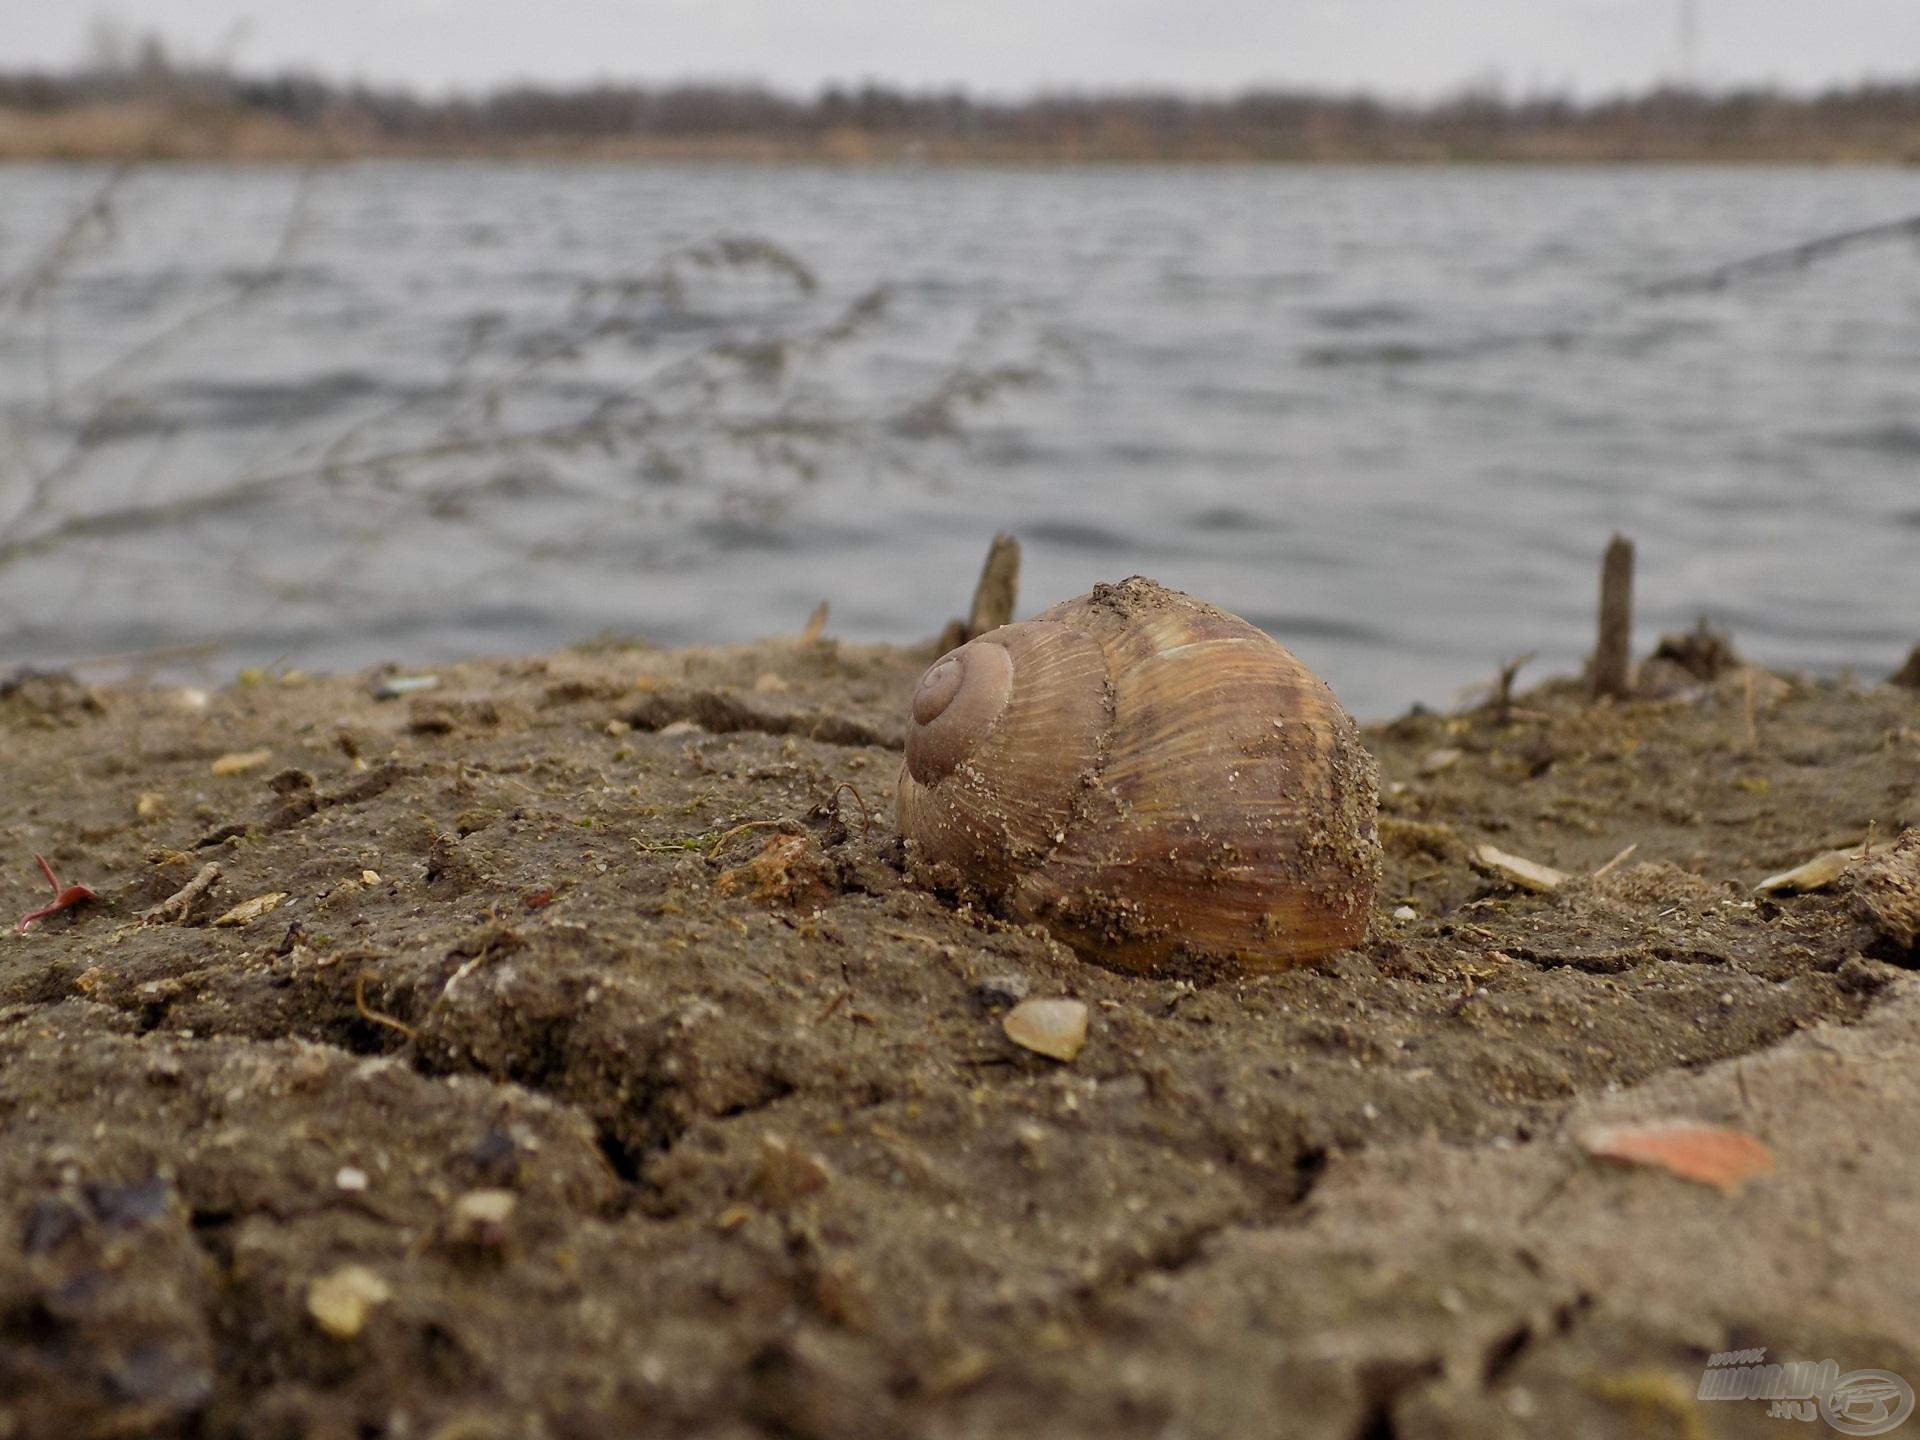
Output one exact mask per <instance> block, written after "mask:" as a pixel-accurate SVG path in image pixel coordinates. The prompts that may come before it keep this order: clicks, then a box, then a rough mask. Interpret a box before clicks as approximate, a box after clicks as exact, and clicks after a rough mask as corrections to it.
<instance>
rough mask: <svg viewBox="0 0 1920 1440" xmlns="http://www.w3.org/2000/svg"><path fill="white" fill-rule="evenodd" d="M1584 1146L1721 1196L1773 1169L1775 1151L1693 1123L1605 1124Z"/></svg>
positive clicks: (1735, 1132) (1747, 1137)
mask: <svg viewBox="0 0 1920 1440" xmlns="http://www.w3.org/2000/svg"><path fill="white" fill-rule="evenodd" d="M1580 1146H1581V1148H1582V1149H1583V1150H1585V1151H1586V1152H1587V1153H1588V1154H1589V1155H1593V1156H1596V1157H1598V1158H1599V1159H1602V1160H1617V1161H1619V1162H1620V1163H1622V1164H1625V1165H1645V1166H1649V1167H1651V1168H1653V1169H1656V1170H1665V1171H1666V1172H1667V1173H1668V1174H1669V1175H1677V1176H1679V1177H1680V1178H1681V1179H1682V1180H1691V1181H1693V1182H1694V1183H1695V1184H1697V1185H1711V1186H1713V1187H1714V1188H1715V1189H1717V1190H1721V1191H1731V1190H1733V1189H1735V1188H1737V1187H1738V1186H1739V1185H1740V1183H1741V1182H1742V1181H1745V1180H1750V1179H1752V1178H1753V1177H1754V1176H1755V1175H1764V1174H1766V1173H1767V1172H1768V1171H1770V1170H1772V1169H1773V1152H1772V1151H1771V1150H1769V1149H1767V1147H1766V1146H1765V1145H1762V1144H1761V1143H1760V1142H1759V1141H1758V1140H1756V1139H1754V1138H1753V1136H1751V1135H1748V1134H1746V1133H1744V1132H1743V1131H1739V1130H1726V1129H1722V1128H1721V1127H1720V1126H1718V1125H1703V1124H1700V1123H1699V1122H1697V1121H1692V1120H1661V1121H1654V1122H1652V1123H1650V1124H1644V1125H1603V1126H1601V1127H1600V1128H1598V1129H1595V1130H1589V1131H1588V1132H1587V1133H1586V1134H1584V1135H1582V1136H1581V1137H1580Z"/></svg>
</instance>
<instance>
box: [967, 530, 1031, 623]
mask: <svg viewBox="0 0 1920 1440" xmlns="http://www.w3.org/2000/svg"><path fill="white" fill-rule="evenodd" d="M1019 591H1020V542H1019V541H1018V540H1016V539H1014V538H1013V536H1011V535H1009V534H1007V533H1006V532H1005V531H1002V532H1000V533H999V534H998V535H995V536H994V537H993V544H992V545H990V546H989V547H988V548H987V563H986V564H985V565H983V566H982V567H981V569H980V583H979V584H978V585H976V586H974V587H973V608H972V609H971V610H969V611H968V612H967V638H968V639H972V638H973V637H974V636H975V635H984V634H986V633H987V631H989V630H998V629H999V628H1000V627H1001V626H1002V625H1005V624H1007V623H1009V622H1010V621H1011V620H1012V619H1013V607H1014V602H1015V600H1016V598H1017V597H1018V595H1019Z"/></svg>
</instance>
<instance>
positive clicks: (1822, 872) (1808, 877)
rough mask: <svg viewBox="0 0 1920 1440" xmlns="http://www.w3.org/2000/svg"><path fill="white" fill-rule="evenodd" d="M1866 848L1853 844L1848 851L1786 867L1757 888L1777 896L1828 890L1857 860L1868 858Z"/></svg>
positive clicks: (1834, 852)
mask: <svg viewBox="0 0 1920 1440" xmlns="http://www.w3.org/2000/svg"><path fill="white" fill-rule="evenodd" d="M1861 852H1862V847H1861V846H1858V845H1851V846H1849V847H1848V848H1847V849H1845V850H1829V851H1827V853H1826V854H1824V855H1816V856H1814V857H1813V859H1811V860H1809V861H1807V862H1806V864H1804V865H1796V866H1794V867H1793V869H1791V870H1782V871H1781V872H1780V873H1779V874H1778V875H1769V876H1768V877H1767V878H1766V879H1764V880H1762V881H1761V882H1760V883H1759V884H1758V885H1756V886H1754V887H1753V888H1754V889H1755V890H1756V891H1757V892H1758V893H1760V894H1762V895H1775V894H1781V893H1784V892H1789V891H1804V890H1824V889H1826V888H1827V886H1829V885H1831V884H1833V882H1834V881H1836V880H1838V879H1839V878H1840V877H1841V876H1842V875H1844V874H1846V873H1847V868H1848V867H1849V866H1850V865H1852V864H1853V862H1854V861H1856V860H1864V859H1866V858H1867V856H1865V855H1864V854H1863V853H1861Z"/></svg>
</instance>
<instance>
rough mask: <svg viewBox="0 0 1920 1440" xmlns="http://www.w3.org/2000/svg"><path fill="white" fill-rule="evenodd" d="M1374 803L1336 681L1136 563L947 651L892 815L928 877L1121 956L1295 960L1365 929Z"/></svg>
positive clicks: (1166, 961)
mask: <svg viewBox="0 0 1920 1440" xmlns="http://www.w3.org/2000/svg"><path fill="white" fill-rule="evenodd" d="M1378 803H1379V780H1378V771H1377V769H1376V767H1375V765H1374V762H1373V758H1372V757H1371V756H1370V755H1368V754H1367V751H1366V749H1365V747H1364V746H1363V745H1362V744H1361V742H1360V735H1359V731H1358V729H1357V727H1356V726H1355V725H1354V723H1353V720H1352V719H1351V717H1349V716H1348V715H1347V713H1346V712H1345V711H1344V710H1343V709H1341V707H1340V704H1339V702H1338V701H1337V700H1335V699H1334V697H1333V693H1332V691H1331V690H1329V689H1328V688H1327V686H1326V684H1325V683H1324V682H1323V681H1321V680H1320V679H1319V678H1318V677H1317V676H1315V675H1314V674H1313V673H1312V672H1311V671H1309V670H1308V669H1307V668H1306V667H1305V666H1304V665H1302V664H1301V663H1300V662H1299V661H1298V660H1296V659H1295V658H1294V657H1293V655H1292V654H1290V653H1289V652H1288V651H1287V650H1286V649H1284V648H1283V647H1282V646H1280V645H1279V644H1277V643H1276V642H1275V641H1274V640H1273V639H1271V638H1270V637H1269V636H1267V635H1266V634H1265V633H1264V632H1262V631H1261V630H1259V629H1257V628H1256V627H1254V626H1252V625H1249V624H1248V623H1247V622H1246V621H1244V620H1241V619H1240V618H1238V617H1237V616H1234V615H1230V614H1228V613H1227V612H1225V611H1223V610H1218V609H1215V608H1214V607H1213V606H1210V605H1206V604H1203V603H1202V602H1200V601H1198V600H1195V599H1193V598H1192V597H1190V596H1187V595H1183V594H1181V593H1179V592H1178V591H1173V590H1168V589H1166V588H1164V587H1162V586H1160V585H1157V584H1155V583H1154V582H1153V581H1151V580H1146V579H1143V578H1141V577H1138V576H1136V577H1134V578H1132V579H1130V580H1127V581H1124V582H1122V583H1121V584H1118V585H1102V586H1098V587H1096V588H1095V589H1094V590H1093V591H1092V593H1091V594H1088V595H1085V596H1082V597H1080V598H1079V599H1076V600H1070V601H1067V602H1066V603H1064V604H1062V605H1057V606H1055V607H1054V608H1053V609H1051V610H1048V611H1046V612H1045V613H1044V614H1042V615H1040V616H1038V617H1036V618H1035V619H1033V620H1030V621H1026V622H1023V623H1020V624H1015V625H1006V626H1002V627H1001V628H1000V629H998V630H994V631H991V632H989V633H988V634H985V635H982V636H980V637H979V638H977V639H975V640H971V641H969V642H968V643H967V644H965V645H962V646H960V647H959V648H958V649H956V650H952V651H949V652H948V653H947V654H946V655H944V656H942V657H941V658H940V659H939V660H937V661H935V662H934V664H933V665H932V666H931V667H930V668H929V669H928V670H927V672H926V673H925V675H923V676H922V677H921V680H920V685H919V688H918V689H917V690H916V692H915V694H914V697H913V703H912V713H911V717H910V721H909V725H908V736H907V754H906V762H905V764H904V766H903V767H902V769H901V773H900V783H899V789H898V793H897V798H896V802H895V818H896V819H897V821H898V823H899V827H900V831H901V834H902V835H903V836H904V837H905V838H906V840H907V853H908V858H909V863H910V865H911V867H912V868H913V870H914V872H915V873H916V875H918V876H919V877H920V878H922V879H923V880H925V881H927V882H929V883H931V884H933V885H935V886H937V887H939V888H943V889H947V890H951V891H954V892H957V893H960V894H963V895H966V896H969V897H972V898H977V899H982V900H988V901H991V902H993V903H995V904H996V905H997V906H998V907H999V908H1000V909H1002V910H1003V912H1004V913H1006V914H1007V915H1009V916H1011V917H1012V918H1015V919H1019V920H1037V921H1040V922H1042V923H1044V924H1045V925H1046V926H1047V927H1048V928H1049V929H1050V930H1052V931H1053V932H1054V933H1055V934H1057V935H1058V936H1059V937H1060V938H1062V939H1063V940H1065V941H1067V942H1068V943H1069V944H1071V945H1073V946H1074V947H1075V948H1076V949H1078V950H1080V951H1082V952H1083V953H1085V954H1088V955H1090V956H1092V957H1094V958H1096V959H1099V960H1101V961H1103V962H1105V963H1108V964H1112V965H1116V966H1120V967H1123V968H1128V969H1139V970H1161V969H1177V968H1180V967H1181V966H1182V965H1184V964H1196V965H1205V964H1208V963H1218V962H1227V963H1233V964H1238V965H1242V966H1245V967H1249V968H1255V969H1281V968H1285V967H1288V966H1292V965H1297V964H1301V963H1304V962H1307V961H1310V960H1313V959H1315V958H1318V957H1320V956H1323V955H1326V954H1329V953H1331V952H1333V951H1337V950H1341V949H1345V948H1347V947H1349V946H1351V945H1354V944H1357V943H1358V942H1359V941H1360V940H1361V939H1363V938H1364V937H1365V935H1366V930H1367V924H1368V920H1369V917H1370V913H1371V908H1372V903H1373V892H1374V888H1375V885H1376V883H1377V877H1378V871H1379V860H1380V848H1379V842H1378V840H1377V838H1376V835H1375V817H1376V812H1377V809H1378Z"/></svg>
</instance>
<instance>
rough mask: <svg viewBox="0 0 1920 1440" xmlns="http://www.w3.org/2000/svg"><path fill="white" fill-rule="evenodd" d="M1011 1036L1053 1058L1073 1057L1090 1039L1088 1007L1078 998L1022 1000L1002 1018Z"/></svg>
mask: <svg viewBox="0 0 1920 1440" xmlns="http://www.w3.org/2000/svg"><path fill="white" fill-rule="evenodd" d="M1000 1028H1001V1029H1003V1030H1005V1031H1006V1032H1007V1038H1008V1039H1009V1040H1011V1041H1013V1043H1014V1044H1016V1045H1018V1046H1020V1047H1021V1049H1023V1050H1031V1051H1033V1053H1034V1054H1036V1055H1045V1056H1046V1057H1047V1058H1048V1059H1050V1060H1071V1059H1073V1057H1074V1056H1076V1055H1078V1054H1079V1053H1080V1052H1081V1050H1082V1049H1084V1048H1085V1047H1086V1043H1087V1007H1086V1006H1085V1005H1083V1004H1081V1003H1080V1002H1079V1001H1078V1000H1022V1001H1021V1002H1020V1003H1019V1004H1018V1005H1016V1006H1014V1007H1013V1009H1011V1010H1009V1011H1008V1012H1007V1014H1006V1018H1005V1019H1004V1020H1002V1021H1001V1022H1000Z"/></svg>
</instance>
